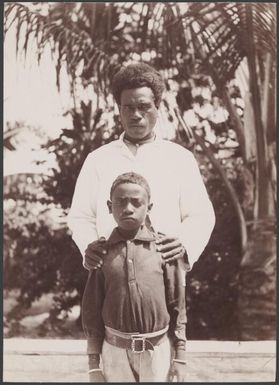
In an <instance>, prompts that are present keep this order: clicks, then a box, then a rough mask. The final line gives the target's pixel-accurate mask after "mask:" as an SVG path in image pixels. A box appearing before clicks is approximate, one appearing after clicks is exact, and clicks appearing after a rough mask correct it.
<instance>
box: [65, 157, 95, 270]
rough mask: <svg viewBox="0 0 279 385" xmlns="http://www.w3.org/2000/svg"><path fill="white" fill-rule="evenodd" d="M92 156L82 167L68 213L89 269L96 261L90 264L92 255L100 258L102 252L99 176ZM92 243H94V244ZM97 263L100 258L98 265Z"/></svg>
mask: <svg viewBox="0 0 279 385" xmlns="http://www.w3.org/2000/svg"><path fill="white" fill-rule="evenodd" d="M92 157H93V154H89V155H88V156H87V158H86V160H85V162H84V164H83V166H82V168H81V171H80V173H79V176H78V178H77V182H76V186H75V191H74V195H73V199H72V205H71V208H70V211H69V214H68V226H69V228H70V230H71V231H72V238H73V240H74V242H75V243H76V245H77V246H78V248H79V250H80V252H81V255H82V257H83V265H84V267H86V268H87V269H90V268H92V267H93V266H94V262H93V266H92V263H91V264H90V257H91V258H93V259H94V258H97V259H98V258H99V257H100V256H101V254H102V250H101V251H99V250H100V245H99V244H97V245H96V241H98V234H97V230H96V207H97V199H98V189H99V177H98V174H97V171H96V168H95V167H94V161H93V159H92ZM94 242H95V243H94ZM92 243H94V244H93V245H92ZM95 246H97V247H95ZM86 254H88V255H89V261H86V258H85V255H86ZM100 259H101V258H100ZM97 263H98V260H97V261H96V265H97Z"/></svg>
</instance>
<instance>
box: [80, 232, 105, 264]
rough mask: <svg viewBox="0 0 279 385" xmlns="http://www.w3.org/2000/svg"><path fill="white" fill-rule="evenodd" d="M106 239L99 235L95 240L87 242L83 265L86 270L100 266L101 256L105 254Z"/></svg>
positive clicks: (101, 262)
mask: <svg viewBox="0 0 279 385" xmlns="http://www.w3.org/2000/svg"><path fill="white" fill-rule="evenodd" d="M105 245H106V239H105V238H104V237H101V238H100V239H98V240H97V241H94V242H92V243H89V245H88V246H87V249H86V250H85V257H84V258H85V259H84V267H85V268H86V269H88V270H94V269H98V268H100V267H102V264H103V257H104V256H105V255H106V254H107V250H106V248H105Z"/></svg>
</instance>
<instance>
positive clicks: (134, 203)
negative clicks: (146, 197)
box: [131, 199, 141, 207]
mask: <svg viewBox="0 0 279 385" xmlns="http://www.w3.org/2000/svg"><path fill="white" fill-rule="evenodd" d="M131 203H132V205H133V206H134V207H140V206H141V201H140V200H139V199H131Z"/></svg>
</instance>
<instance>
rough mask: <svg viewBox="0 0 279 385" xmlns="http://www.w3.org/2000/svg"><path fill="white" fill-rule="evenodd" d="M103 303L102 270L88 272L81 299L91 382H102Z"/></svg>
mask: <svg viewBox="0 0 279 385" xmlns="http://www.w3.org/2000/svg"><path fill="white" fill-rule="evenodd" d="M103 302H104V276H103V272H102V270H100V269H98V270H94V271H90V272H89V276H88V280H87V284H86V287H85V291H84V294H83V299H82V325H83V330H84V333H85V336H86V337H87V353H88V356H89V375H90V380H91V381H92V382H104V381H102V378H103V374H102V371H101V369H100V366H99V364H100V354H101V350H102V345H103V341H104V335H105V327H104V323H103V319H102V307H103Z"/></svg>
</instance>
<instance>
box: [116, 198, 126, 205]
mask: <svg viewBox="0 0 279 385" xmlns="http://www.w3.org/2000/svg"><path fill="white" fill-rule="evenodd" d="M124 203H125V201H124V200H123V199H115V201H114V204H115V205H117V206H121V205H123V204H124Z"/></svg>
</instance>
